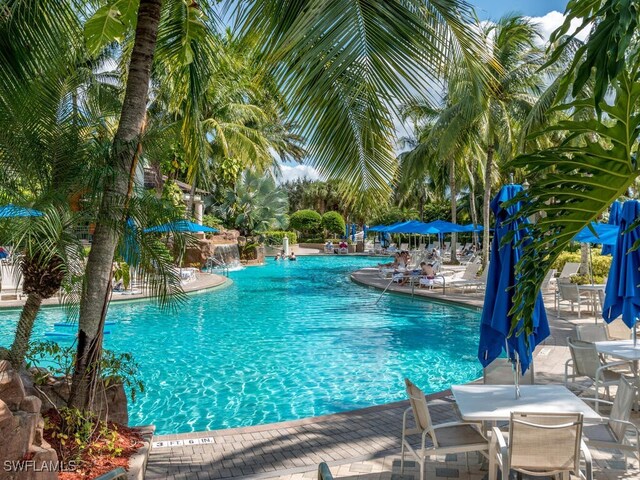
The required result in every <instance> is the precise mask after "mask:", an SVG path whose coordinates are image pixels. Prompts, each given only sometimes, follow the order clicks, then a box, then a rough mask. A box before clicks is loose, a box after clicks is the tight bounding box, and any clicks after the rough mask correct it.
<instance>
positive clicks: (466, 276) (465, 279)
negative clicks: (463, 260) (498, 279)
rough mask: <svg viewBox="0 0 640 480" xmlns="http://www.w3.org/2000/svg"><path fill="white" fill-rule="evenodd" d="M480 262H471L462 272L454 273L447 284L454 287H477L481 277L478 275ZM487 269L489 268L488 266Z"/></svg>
mask: <svg viewBox="0 0 640 480" xmlns="http://www.w3.org/2000/svg"><path fill="white" fill-rule="evenodd" d="M481 267H482V265H481V264H479V263H469V264H467V266H466V267H465V268H464V271H463V272H462V273H461V274H454V275H453V277H452V278H449V279H447V286H448V287H451V288H453V289H456V288H459V289H462V290H464V289H465V288H466V287H477V286H478V284H479V282H480V281H479V279H478V277H477V275H478V272H479V271H480V268H481ZM485 270H486V271H488V270H489V269H488V268H486V269H485Z"/></svg>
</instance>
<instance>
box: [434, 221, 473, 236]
mask: <svg viewBox="0 0 640 480" xmlns="http://www.w3.org/2000/svg"><path fill="white" fill-rule="evenodd" d="M424 229H425V230H430V231H425V232H424V233H434V234H435V233H453V232H456V233H459V232H464V231H465V230H463V228H462V226H461V225H458V224H457V223H451V222H447V221H445V220H434V221H433V222H429V223H425V224H424Z"/></svg>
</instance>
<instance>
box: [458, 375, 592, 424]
mask: <svg viewBox="0 0 640 480" xmlns="http://www.w3.org/2000/svg"><path fill="white" fill-rule="evenodd" d="M451 391H452V392H453V396H454V397H455V399H456V403H457V405H458V409H459V410H460V415H461V416H462V419H463V420H465V421H467V422H499V421H508V420H509V419H510V417H511V412H535V413H566V412H579V413H582V415H583V418H584V421H585V422H586V423H599V422H602V417H601V416H600V415H599V414H598V413H596V411H595V410H593V409H592V408H591V407H590V406H589V405H587V404H586V403H585V402H583V401H582V400H581V399H580V398H579V397H577V396H576V395H574V394H573V393H572V392H571V391H570V390H569V389H568V388H567V387H565V386H564V385H520V398H518V399H516V398H515V387H514V386H513V385H477V384H472V385H453V386H452V387H451Z"/></svg>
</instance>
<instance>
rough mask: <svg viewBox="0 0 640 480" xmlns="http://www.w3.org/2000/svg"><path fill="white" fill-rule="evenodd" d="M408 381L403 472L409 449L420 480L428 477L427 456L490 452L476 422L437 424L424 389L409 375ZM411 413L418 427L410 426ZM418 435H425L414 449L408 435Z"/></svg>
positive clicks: (403, 429)
mask: <svg viewBox="0 0 640 480" xmlns="http://www.w3.org/2000/svg"><path fill="white" fill-rule="evenodd" d="M404 383H405V385H406V389H407V395H409V403H410V404H411V407H409V408H408V409H407V410H405V412H404V415H403V416H402V451H401V461H400V473H403V472H404V457H405V452H406V451H409V453H410V454H411V455H412V456H413V457H414V458H415V459H416V460H417V462H418V464H419V465H420V480H424V473H425V472H424V471H425V461H426V459H427V458H429V457H432V456H434V455H446V454H448V453H464V454H465V455H467V454H468V453H469V452H480V453H482V452H485V454H486V452H487V451H488V447H489V445H488V442H487V440H486V439H485V438H484V437H483V436H482V434H481V433H480V432H479V431H478V429H477V426H476V425H475V424H471V423H463V422H447V423H443V424H440V425H434V424H433V423H432V422H431V415H430V414H429V407H428V405H427V399H426V398H425V396H424V393H423V392H422V390H420V389H419V388H418V387H416V386H415V385H414V384H413V383H411V381H410V380H409V379H406V378H405V380H404ZM409 412H413V418H414V421H415V428H409V427H408V425H407V420H408V416H409ZM414 435H420V437H421V442H420V448H419V449H414V448H413V447H412V446H411V443H410V442H409V440H408V439H407V437H409V436H414ZM427 440H429V442H427ZM467 460H468V459H467ZM467 467H468V462H467Z"/></svg>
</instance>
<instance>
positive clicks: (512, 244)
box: [478, 185, 549, 373]
mask: <svg viewBox="0 0 640 480" xmlns="http://www.w3.org/2000/svg"><path fill="white" fill-rule="evenodd" d="M521 191H522V186H521V185H505V186H504V187H502V188H501V189H500V191H499V192H498V194H497V195H496V197H495V198H494V199H493V200H492V202H491V210H492V211H493V213H494V215H495V218H496V225H495V233H494V235H493V240H492V243H491V262H490V264H489V272H488V276H487V290H486V293H485V297H484V307H483V308H482V320H481V322H480V345H479V347H478V359H479V360H480V363H482V365H483V366H485V367H486V366H487V365H489V364H490V363H491V362H493V361H494V360H495V359H496V358H498V357H499V356H500V355H501V354H502V351H503V350H505V349H507V348H508V351H507V355H508V356H509V358H510V359H511V360H513V361H519V362H520V365H521V368H522V373H524V372H525V371H526V370H527V369H528V368H529V365H530V364H531V361H532V359H533V350H534V349H535V348H536V345H538V344H539V343H540V342H541V341H543V340H544V339H545V338H547V336H549V323H548V321H547V314H546V312H545V309H544V304H543V302H542V295H541V294H538V299H537V300H536V305H535V309H534V315H533V333H532V334H531V335H529V337H528V338H525V335H524V334H521V335H519V336H516V335H515V334H514V335H511V336H510V337H509V331H510V329H511V315H509V311H510V310H511V308H512V307H513V296H514V289H513V287H514V286H515V285H516V283H517V282H518V280H519V278H518V275H516V273H515V267H516V264H517V263H518V261H519V260H520V258H521V257H522V251H523V247H524V246H525V245H526V242H527V240H526V239H527V234H528V232H527V229H526V228H521V226H522V225H523V224H525V225H526V224H528V223H529V221H528V220H527V219H526V218H516V219H513V218H515V216H516V215H517V213H518V212H519V211H520V208H521V202H517V203H514V204H510V205H509V206H508V207H507V206H505V205H504V202H506V201H508V200H511V199H513V198H514V197H515V196H516V195H517V194H518V193H519V192H521ZM507 219H512V220H511V221H507ZM507 235H513V236H512V237H510V238H509V240H508V241H503V240H504V239H505V237H506V236H507ZM523 239H524V242H525V243H524V244H521V243H520V242H521V241H522V240H523ZM521 323H522V322H521ZM521 326H522V325H518V327H521Z"/></svg>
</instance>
